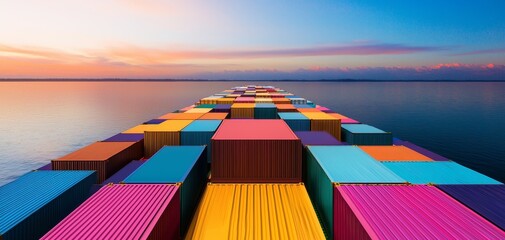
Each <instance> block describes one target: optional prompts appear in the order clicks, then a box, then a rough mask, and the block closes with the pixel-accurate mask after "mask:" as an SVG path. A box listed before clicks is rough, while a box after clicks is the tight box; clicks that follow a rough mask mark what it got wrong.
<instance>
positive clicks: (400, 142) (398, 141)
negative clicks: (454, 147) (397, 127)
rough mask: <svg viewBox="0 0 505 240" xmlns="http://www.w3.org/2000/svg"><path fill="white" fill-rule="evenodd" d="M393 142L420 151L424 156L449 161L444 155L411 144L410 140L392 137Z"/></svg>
mask: <svg viewBox="0 0 505 240" xmlns="http://www.w3.org/2000/svg"><path fill="white" fill-rule="evenodd" d="M393 144H394V145H399V146H405V147H408V148H410V149H412V150H414V151H416V152H418V153H421V154H423V155H425V156H427V157H429V158H431V159H433V160H434V161H449V159H447V158H446V157H444V156H441V155H439V154H437V153H434V152H432V151H430V150H427V149H425V148H422V147H419V146H417V145H415V144H413V143H411V142H407V141H402V140H399V139H397V140H396V141H395V139H393Z"/></svg>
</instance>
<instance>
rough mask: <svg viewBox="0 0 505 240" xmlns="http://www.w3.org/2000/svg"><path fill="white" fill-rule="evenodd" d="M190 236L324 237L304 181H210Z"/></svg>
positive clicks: (218, 237) (236, 237) (193, 237)
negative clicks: (219, 182)
mask: <svg viewBox="0 0 505 240" xmlns="http://www.w3.org/2000/svg"><path fill="white" fill-rule="evenodd" d="M201 206H206V207H205V208H199V209H198V210H197V212H196V213H195V217H194V218H193V223H192V225H193V226H194V228H191V229H190V230H189V231H188V234H187V238H191V239H248V236H249V238H251V239H270V238H273V239H277V238H278V239H314V240H316V239H325V236H324V233H323V230H322V228H321V225H320V224H319V220H318V218H317V215H316V213H315V211H314V208H313V207H312V203H311V202H310V198H309V196H308V194H307V191H306V190H305V187H304V186H303V185H299V184H211V185H208V186H207V190H206V191H205V194H204V196H203V199H202V203H201Z"/></svg>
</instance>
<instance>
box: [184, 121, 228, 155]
mask: <svg viewBox="0 0 505 240" xmlns="http://www.w3.org/2000/svg"><path fill="white" fill-rule="evenodd" d="M220 124H221V120H195V121H193V122H191V123H190V124H189V125H188V126H186V127H185V128H184V129H182V131H181V145H183V146H201V145H207V162H208V163H211V162H212V159H211V156H212V155H211V152H212V148H211V144H210V139H211V138H212V136H214V133H215V132H216V131H217V128H218V127H219V125H220Z"/></svg>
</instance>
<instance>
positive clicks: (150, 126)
mask: <svg viewBox="0 0 505 240" xmlns="http://www.w3.org/2000/svg"><path fill="white" fill-rule="evenodd" d="M157 125H158V124H140V125H137V126H135V127H132V128H130V129H128V130H126V131H124V132H122V133H144V132H145V131H149V130H152V129H154V128H156V126H157Z"/></svg>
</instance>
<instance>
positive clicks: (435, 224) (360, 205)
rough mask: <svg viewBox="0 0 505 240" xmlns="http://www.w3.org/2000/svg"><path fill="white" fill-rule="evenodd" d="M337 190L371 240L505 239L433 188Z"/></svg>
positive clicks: (491, 226) (344, 187)
mask: <svg viewBox="0 0 505 240" xmlns="http://www.w3.org/2000/svg"><path fill="white" fill-rule="evenodd" d="M337 191H338V192H339V193H340V194H341V195H342V196H343V199H345V201H346V202H347V205H348V206H349V207H350V208H351V210H352V212H353V213H354V214H355V215H356V216H357V218H358V221H360V223H361V225H362V226H363V227H364V229H365V231H366V232H367V233H368V235H369V236H370V238H371V239H398V238H402V239H504V238H505V232H503V231H501V230H500V229H499V228H497V227H496V226H494V225H493V224H491V223H490V222H488V221H486V220H485V219H484V218H482V217H481V216H479V215H477V214H475V213H474V212H473V211H471V210H470V209H468V208H467V207H465V206H464V205H462V204H461V203H459V202H458V201H456V200H454V199H452V198H450V197H449V196H447V194H444V193H443V192H442V191H440V190H439V189H437V188H436V187H433V186H419V185H418V186H367V185H361V186H338V187H337ZM338 207H340V206H338Z"/></svg>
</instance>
